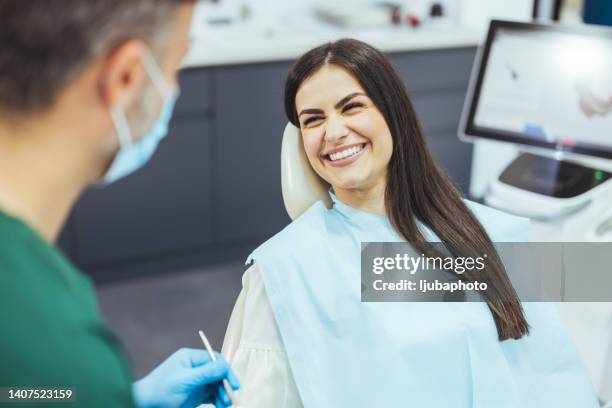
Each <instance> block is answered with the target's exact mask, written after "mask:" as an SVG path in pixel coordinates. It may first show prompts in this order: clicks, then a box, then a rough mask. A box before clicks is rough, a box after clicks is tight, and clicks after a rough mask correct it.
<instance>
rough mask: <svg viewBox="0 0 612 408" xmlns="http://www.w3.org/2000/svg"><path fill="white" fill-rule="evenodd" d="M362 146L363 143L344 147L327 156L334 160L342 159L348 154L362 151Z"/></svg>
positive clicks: (351, 154)
mask: <svg viewBox="0 0 612 408" xmlns="http://www.w3.org/2000/svg"><path fill="white" fill-rule="evenodd" d="M364 146H365V145H362V144H360V145H358V146H353V147H349V148H348V149H344V150H341V151H339V152H336V153H332V154H330V155H329V158H330V160H331V161H336V160H340V159H344V158H346V157H349V156H353V155H355V154H357V153H359V152H360V151H362V150H363V148H364Z"/></svg>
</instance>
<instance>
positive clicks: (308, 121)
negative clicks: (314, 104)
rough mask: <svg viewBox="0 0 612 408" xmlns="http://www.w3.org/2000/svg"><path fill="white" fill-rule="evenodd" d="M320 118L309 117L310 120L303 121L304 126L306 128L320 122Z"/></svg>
mask: <svg viewBox="0 0 612 408" xmlns="http://www.w3.org/2000/svg"><path fill="white" fill-rule="evenodd" d="M320 119H321V117H320V116H311V117H310V118H308V119H306V120H305V121H304V126H308V125H309V124H311V123H313V122H316V121H318V120H320Z"/></svg>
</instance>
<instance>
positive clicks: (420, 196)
mask: <svg viewBox="0 0 612 408" xmlns="http://www.w3.org/2000/svg"><path fill="white" fill-rule="evenodd" d="M285 111H286V114H287V117H288V119H289V121H291V123H292V124H293V125H295V126H296V127H299V129H300V133H301V139H302V146H303V148H304V151H305V153H306V157H307V158H308V162H309V163H310V166H311V167H312V169H313V170H314V171H315V172H316V173H317V174H318V176H319V177H320V178H321V179H322V180H323V181H324V182H326V183H327V184H329V186H330V196H331V199H332V201H333V206H332V208H327V207H326V206H325V205H324V204H323V203H322V202H321V201H319V202H317V203H315V204H314V205H313V206H312V207H310V209H308V210H307V211H306V212H305V213H304V214H302V215H301V216H300V217H299V218H297V219H296V220H294V221H293V222H292V223H291V224H290V225H289V226H287V227H286V228H285V229H284V230H283V231H281V232H280V233H278V234H277V235H275V236H274V237H273V238H271V239H270V240H268V241H267V242H265V243H264V244H263V245H261V246H260V247H259V248H257V249H256V250H255V251H254V252H253V254H252V255H251V257H250V260H253V261H254V264H253V265H252V266H251V267H250V268H249V270H248V271H247V272H246V273H245V275H244V278H243V291H242V292H241V294H240V296H239V298H238V301H237V303H236V306H235V309H234V313H233V314H232V318H231V320H230V323H229V327H228V332H227V335H226V339H225V343H224V347H223V354H224V355H225V356H226V357H227V358H228V360H229V361H230V362H231V364H232V366H233V367H234V369H235V371H236V372H237V373H238V375H239V376H240V377H241V384H242V387H243V388H242V390H243V391H242V396H241V401H242V406H244V407H249V408H256V407H301V406H305V407H317V408H320V407H346V406H348V407H382V406H390V407H400V406H415V407H462V408H468V407H478V408H484V407H508V408H509V407H534V408H535V407H552V406H555V407H595V406H596V400H595V397H594V393H593V390H592V387H591V385H590V384H589V381H588V379H587V376H586V374H585V372H584V370H583V368H582V366H581V364H580V361H579V359H578V357H577V354H576V352H575V350H574V347H573V345H572V343H571V341H570V340H569V337H568V335H567V333H566V331H565V329H564V327H563V325H562V323H561V322H560V320H559V318H558V316H557V314H556V311H555V309H554V307H552V306H550V305H545V304H521V303H520V301H519V299H518V298H517V296H516V293H515V291H514V289H513V287H512V285H511V283H510V280H509V278H508V276H507V274H506V270H505V268H504V266H503V264H502V262H501V260H500V259H499V257H498V256H497V253H496V251H495V248H494V246H493V243H492V241H498V242H501V241H511V242H516V241H526V240H527V227H528V220H525V219H521V218H517V217H514V216H511V215H508V214H505V213H502V212H499V211H496V210H493V209H491V208H487V207H484V206H481V205H478V204H476V203H473V202H470V201H468V200H464V199H462V197H461V195H460V193H459V191H458V190H457V189H456V188H455V186H454V185H453V184H452V183H451V182H450V180H449V178H448V177H447V176H446V175H445V174H444V172H443V171H441V170H440V168H439V167H438V166H437V165H436V163H435V162H434V160H433V159H432V157H431V154H430V153H429V150H428V148H427V144H426V141H425V137H424V133H423V131H422V129H421V126H420V124H419V120H418V118H417V115H416V113H415V110H414V108H413V106H412V103H411V101H410V99H409V97H408V92H407V91H406V89H405V87H404V85H403V83H402V81H401V79H400V78H399V76H398V75H397V74H396V72H395V70H394V69H393V67H392V66H391V65H390V63H389V61H388V60H387V58H386V57H385V56H384V55H383V54H382V53H380V52H379V51H377V50H376V49H374V48H372V47H370V46H369V45H367V44H364V43H362V42H359V41H356V40H340V41H337V42H334V43H329V44H324V45H322V46H320V47H317V48H315V49H313V50H311V51H309V52H308V53H306V54H305V55H304V56H303V57H301V58H300V59H299V60H298V61H297V62H296V63H295V65H294V66H293V68H292V69H291V71H290V72H289V75H288V78H287V82H286V87H285ZM376 241H378V242H384V241H407V242H409V243H410V244H411V245H412V246H413V247H414V248H415V249H417V250H418V251H419V252H421V253H424V254H428V255H434V254H435V250H434V249H433V247H432V245H431V244H430V242H435V241H441V242H442V243H443V244H444V246H445V247H446V249H447V250H448V251H449V252H450V254H451V255H452V256H454V257H461V256H465V257H475V256H479V254H482V253H487V254H490V257H489V262H488V264H487V266H488V267H487V269H486V271H485V273H481V274H480V275H479V276H478V280H479V281H480V282H483V283H484V284H486V285H487V287H488V290H487V291H486V292H484V293H483V294H482V300H483V302H476V303H462V304H458V303H433V302H431V303H419V302H412V303H362V302H361V290H360V289H361V288H360V278H361V274H360V267H361V263H360V261H361V258H360V253H361V243H362V242H376ZM462 277H463V279H464V280H465V281H467V282H468V283H470V282H474V280H475V277H474V276H472V274H471V273H470V272H467V271H466V272H465V273H464V274H463V275H462ZM528 322H529V325H528ZM570 390H571V392H570Z"/></svg>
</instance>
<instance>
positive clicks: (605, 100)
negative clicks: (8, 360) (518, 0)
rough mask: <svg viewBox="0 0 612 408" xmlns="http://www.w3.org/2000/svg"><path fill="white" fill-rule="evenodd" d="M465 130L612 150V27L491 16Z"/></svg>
mask: <svg viewBox="0 0 612 408" xmlns="http://www.w3.org/2000/svg"><path fill="white" fill-rule="evenodd" d="M469 113H470V115H469V118H468V122H467V128H466V132H465V133H466V134H468V135H473V136H478V137H490V138H494V139H498V140H506V141H510V142H516V143H522V144H528V145H536V146H541V147H549V148H553V149H562V150H565V151H572V152H576V153H584V154H589V155H594V156H600V157H607V158H612V31H610V30H604V29H582V28H580V29H578V28H567V27H555V26H542V25H536V24H525V23H510V22H501V21H494V22H493V23H492V25H491V29H490V31H489V36H488V38H487V44H486V46H485V49H484V51H483V61H482V64H481V65H480V71H479V72H478V79H477V82H476V87H475V92H474V95H473V99H472V104H471V106H470V112H469Z"/></svg>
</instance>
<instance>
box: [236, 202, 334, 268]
mask: <svg viewBox="0 0 612 408" xmlns="http://www.w3.org/2000/svg"><path fill="white" fill-rule="evenodd" d="M328 211H329V210H328V208H327V207H326V206H325V204H324V203H323V202H322V201H317V202H316V203H315V204H313V205H312V206H311V207H310V208H309V209H308V210H307V211H305V212H304V213H303V214H302V215H300V216H299V217H298V218H296V219H295V220H293V221H292V222H291V223H289V224H288V225H287V226H286V227H285V228H283V229H282V230H281V231H279V232H278V233H276V234H275V235H273V236H272V237H271V238H269V239H268V240H266V241H265V242H264V243H262V244H261V245H260V246H259V247H257V249H255V251H253V253H252V254H251V256H249V259H247V264H248V263H250V261H251V259H252V257H253V255H254V254H257V253H262V252H264V251H268V252H272V253H287V252H291V251H292V250H293V248H300V249H301V250H304V248H305V247H307V246H308V245H309V244H312V243H315V242H317V241H318V240H319V239H320V238H323V237H324V236H325V230H326V227H325V222H326V215H327V214H328Z"/></svg>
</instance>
